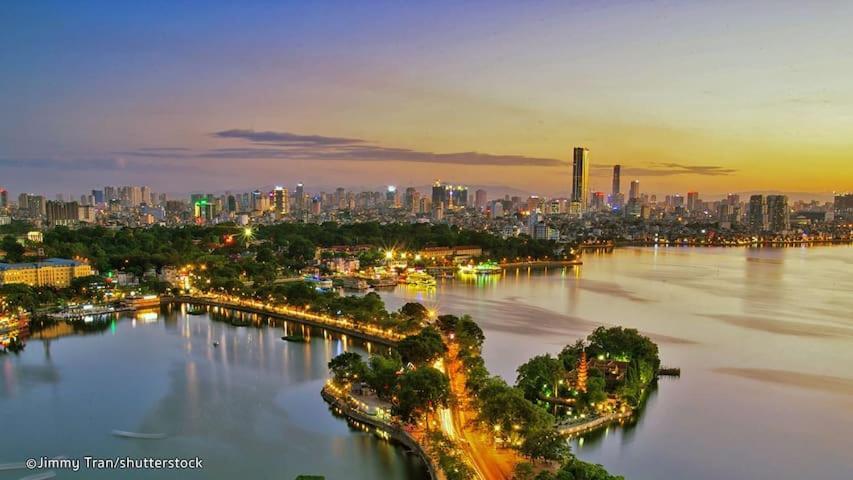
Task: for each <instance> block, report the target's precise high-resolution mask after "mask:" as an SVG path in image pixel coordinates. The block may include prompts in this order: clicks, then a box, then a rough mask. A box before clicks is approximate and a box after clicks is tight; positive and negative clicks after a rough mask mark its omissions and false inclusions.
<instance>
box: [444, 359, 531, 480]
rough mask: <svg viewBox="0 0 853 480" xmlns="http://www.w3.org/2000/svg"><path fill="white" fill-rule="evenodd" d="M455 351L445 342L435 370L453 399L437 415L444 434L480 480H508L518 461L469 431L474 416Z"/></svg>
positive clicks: (488, 440) (463, 375)
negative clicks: (443, 375)
mask: <svg viewBox="0 0 853 480" xmlns="http://www.w3.org/2000/svg"><path fill="white" fill-rule="evenodd" d="M457 353H458V347H457V345H456V344H455V343H454V342H449V345H448V354H447V358H446V360H444V361H439V362H437V368H439V369H440V370H443V371H444V372H445V373H446V374H447V376H448V377H449V378H450V389H451V391H452V392H453V396H454V397H455V398H456V399H457V402H456V404H455V405H453V406H452V407H451V408H445V409H442V411H440V412H439V418H440V419H441V427H442V430H443V431H444V434H445V435H447V436H448V437H450V438H451V439H454V440H456V441H457V443H458V445H459V447H460V448H461V449H462V451H463V452H464V453H465V456H466V457H467V459H468V463H469V464H470V465H471V467H472V468H473V469H474V472H475V473H476V475H477V478H479V479H481V480H510V479H511V478H512V472H513V470H514V467H515V464H516V463H517V462H518V459H517V458H516V456H515V455H514V453H513V452H511V451H498V450H497V449H496V448H495V447H494V446H493V444H492V442H491V441H490V439H489V438H488V435H487V434H486V433H484V432H482V431H480V429H476V428H474V427H473V425H472V422H473V420H474V419H475V417H476V414H475V412H474V410H473V408H471V405H470V402H469V400H468V397H469V395H468V393H467V391H466V390H465V373H464V369H463V367H462V364H461V363H460V362H459V361H458V360H457V356H456V355H457Z"/></svg>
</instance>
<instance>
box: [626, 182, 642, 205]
mask: <svg viewBox="0 0 853 480" xmlns="http://www.w3.org/2000/svg"><path fill="white" fill-rule="evenodd" d="M639 198H640V181H639V180H631V188H630V189H629V190H628V200H639Z"/></svg>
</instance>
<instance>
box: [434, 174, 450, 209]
mask: <svg viewBox="0 0 853 480" xmlns="http://www.w3.org/2000/svg"><path fill="white" fill-rule="evenodd" d="M447 201H448V195H447V187H446V186H444V185H442V184H441V181H440V180H436V181H435V183H433V184H432V205H433V208H435V206H436V205H438V204H442V205H446V204H447Z"/></svg>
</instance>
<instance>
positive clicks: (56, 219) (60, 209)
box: [45, 200, 80, 226]
mask: <svg viewBox="0 0 853 480" xmlns="http://www.w3.org/2000/svg"><path fill="white" fill-rule="evenodd" d="M79 210H80V204H79V203H77V202H59V201H53V200H48V201H47V204H46V206H45V212H46V214H47V223H48V224H50V225H52V226H56V225H70V224H74V223H77V221H78V220H80V211H79Z"/></svg>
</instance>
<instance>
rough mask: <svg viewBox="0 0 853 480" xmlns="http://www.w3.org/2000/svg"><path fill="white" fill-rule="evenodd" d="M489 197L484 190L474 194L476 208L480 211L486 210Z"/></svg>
mask: <svg viewBox="0 0 853 480" xmlns="http://www.w3.org/2000/svg"><path fill="white" fill-rule="evenodd" d="M487 195H488V194H487V193H486V191H485V190H483V189H482V188H480V189H478V190H477V191H476V192H474V206H476V207H477V208H478V209H479V210H482V209H484V208H486V202H488V198H487Z"/></svg>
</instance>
